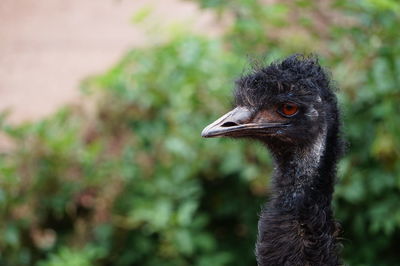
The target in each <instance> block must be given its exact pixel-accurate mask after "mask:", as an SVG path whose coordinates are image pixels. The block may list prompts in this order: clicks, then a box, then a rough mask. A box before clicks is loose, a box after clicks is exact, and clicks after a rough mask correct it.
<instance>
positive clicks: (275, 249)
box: [256, 127, 341, 266]
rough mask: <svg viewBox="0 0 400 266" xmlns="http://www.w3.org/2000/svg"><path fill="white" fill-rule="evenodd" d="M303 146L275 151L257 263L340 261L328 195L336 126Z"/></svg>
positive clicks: (337, 143)
mask: <svg viewBox="0 0 400 266" xmlns="http://www.w3.org/2000/svg"><path fill="white" fill-rule="evenodd" d="M313 139H314V141H313V142H312V143H309V144H308V145H306V146H304V147H298V148H295V149H293V147H282V145H284V144H282V143H281V144H280V146H279V149H278V147H275V148H277V149H276V151H277V150H280V151H285V152H281V153H278V152H274V150H275V149H274V147H271V146H270V147H269V148H270V149H271V151H272V153H273V155H274V159H275V173H274V177H273V193H272V196H271V200H270V202H269V203H268V205H267V207H266V208H265V209H263V211H262V213H261V215H260V221H259V225H258V226H259V235H258V240H257V246H256V253H257V261H258V265H260V266H264V265H329V266H331V265H332V266H337V265H339V264H340V260H339V256H338V246H339V245H338V242H337V240H336V237H337V232H338V228H337V224H336V223H335V221H334V219H333V213H332V210H331V199H332V193H333V186H334V182H335V176H336V162H337V159H338V156H339V152H338V151H339V150H340V147H341V142H340V138H339V136H338V128H337V127H336V128H334V130H333V131H327V130H325V129H324V130H322V131H321V133H320V135H319V136H317V137H316V138H313Z"/></svg>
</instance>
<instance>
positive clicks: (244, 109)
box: [201, 55, 337, 150]
mask: <svg viewBox="0 0 400 266" xmlns="http://www.w3.org/2000/svg"><path fill="white" fill-rule="evenodd" d="M234 97H235V108H234V109H233V110H232V111H230V112H228V113H227V114H225V115H223V116H222V117H220V118H219V119H217V120H216V121H215V122H213V123H212V124H210V125H208V126H207V127H206V128H204V130H203V132H202V134H201V135H202V136H203V137H206V138H211V137H234V138H242V137H244V138H253V139H258V140H261V141H263V142H264V143H266V144H267V145H268V146H270V148H272V150H275V149H279V148H282V149H283V148H284V147H287V146H288V145H290V146H291V147H293V146H307V145H310V144H312V143H314V140H316V139H317V138H318V136H320V135H321V134H324V135H325V133H326V130H327V128H329V125H330V124H331V123H332V121H336V120H337V119H336V118H337V107H336V97H335V95H334V93H333V92H332V89H331V85H330V80H329V77H328V75H327V74H326V73H325V71H324V70H323V69H322V67H321V66H320V65H319V63H318V59H317V58H316V57H304V56H300V55H292V56H290V57H288V58H286V59H285V60H283V61H280V62H275V63H272V64H271V65H269V66H267V67H261V68H257V69H253V71H252V73H250V74H247V75H245V76H243V77H241V78H240V79H239V80H237V81H236V88H235V91H234ZM282 145H283V146H282Z"/></svg>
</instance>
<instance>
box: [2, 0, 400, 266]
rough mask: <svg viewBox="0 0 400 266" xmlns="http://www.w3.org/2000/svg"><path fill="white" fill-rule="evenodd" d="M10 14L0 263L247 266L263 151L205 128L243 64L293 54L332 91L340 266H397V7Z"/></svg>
mask: <svg viewBox="0 0 400 266" xmlns="http://www.w3.org/2000/svg"><path fill="white" fill-rule="evenodd" d="M0 18H1V23H0V39H1V41H0V235H1V237H0V265H6V266H8V265H10V266H14V265H17V266H19V265H21V266H24V265H38V266H56V265H57V266H80V265H82V266H86V265H121V266H122V265H152V266H153V265H171V266H175V265H178V266H179V265H201V266H202V265H204V266H208V265H216V266H218V265H238V266H239V265H255V258H254V242H255V238H256V232H257V220H258V213H259V211H260V208H261V206H262V204H263V203H264V202H265V201H266V200H267V199H268V197H269V195H270V190H269V180H270V177H271V172H272V165H271V160H270V157H269V155H268V153H267V152H266V151H265V150H264V148H262V147H260V146H259V145H257V144H256V143H249V142H245V141H244V142H237V141H230V140H226V139H210V140H207V141H204V140H203V139H201V138H200V132H201V130H202V128H203V127H204V126H205V125H207V123H209V122H211V121H213V120H214V119H215V118H216V117H218V116H219V115H220V114H222V113H224V112H226V111H227V110H229V108H230V106H231V89H232V85H233V82H234V80H235V79H236V78H237V77H239V76H240V75H241V74H242V73H243V71H245V70H246V68H248V67H249V65H250V63H249V62H251V61H252V60H253V59H254V58H258V59H262V60H263V61H265V62H266V63H268V62H271V61H273V60H277V59H280V58H282V57H285V56H287V55H289V54H292V53H316V54H318V55H319V56H320V59H321V63H322V64H323V65H324V66H326V67H328V68H329V69H330V70H331V72H332V76H333V78H334V80H335V82H336V85H337V86H338V87H339V88H340V91H339V92H338V97H339V100H340V105H341V108H342V112H343V120H344V128H343V133H344V135H345V138H346V140H347V142H348V151H347V153H346V156H345V158H344V159H343V160H342V161H341V163H340V166H339V179H338V184H337V186H336V192H335V195H334V207H335V213H336V217H337V219H338V220H339V221H340V222H341V223H342V227H343V240H342V242H343V245H344V249H343V256H344V259H345V262H346V264H347V265H374V266H380V265H400V253H399V251H400V250H399V246H400V208H399V202H400V160H399V155H400V116H399V115H398V114H399V113H400V105H399V101H400V33H399V30H398V24H399V22H400V3H399V2H398V1H397V0H354V1H344V0H321V1H311V0H295V1H293V0H292V1H289V0H186V1H182V0H163V1H161V0H159V1H156V0H136V1H133V0H118V1H117V0H101V1H100V0H98V1H78V0H70V1H61V0H57V1H45V0H43V1H34V0H21V1H12V0H2V1H1V3H0ZM215 147H218V149H215Z"/></svg>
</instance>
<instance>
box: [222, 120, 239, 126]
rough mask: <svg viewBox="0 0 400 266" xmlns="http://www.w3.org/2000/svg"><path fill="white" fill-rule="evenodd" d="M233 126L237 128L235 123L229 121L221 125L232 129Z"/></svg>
mask: <svg viewBox="0 0 400 266" xmlns="http://www.w3.org/2000/svg"><path fill="white" fill-rule="evenodd" d="M233 126H238V124H236V123H235V122H232V121H229V122H225V123H223V124H222V125H221V127H233Z"/></svg>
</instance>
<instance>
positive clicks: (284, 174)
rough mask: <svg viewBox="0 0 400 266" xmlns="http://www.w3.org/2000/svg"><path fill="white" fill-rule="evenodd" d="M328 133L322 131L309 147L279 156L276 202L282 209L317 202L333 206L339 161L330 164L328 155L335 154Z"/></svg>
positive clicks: (275, 178)
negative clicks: (336, 169) (332, 198)
mask: <svg viewBox="0 0 400 266" xmlns="http://www.w3.org/2000/svg"><path fill="white" fill-rule="evenodd" d="M326 131H327V130H326V128H324V129H322V130H321V133H320V134H319V135H318V136H317V137H316V138H314V140H313V142H311V143H307V145H304V146H298V147H295V148H293V147H290V148H289V147H288V148H287V149H283V150H286V152H283V153H279V154H276V153H275V156H274V157H275V165H276V167H275V169H276V170H275V172H274V177H273V203H274V204H277V205H278V206H279V207H280V208H284V209H299V208H302V207H307V206H308V205H309V204H315V203H317V202H315V200H317V199H318V204H325V205H326V204H328V205H329V204H330V201H331V197H332V193H333V185H334V179H335V173H334V172H335V165H334V164H335V162H334V161H333V160H331V161H327V156H326V154H329V153H331V148H332V145H331V143H327V137H328V135H327V132H326ZM321 200H322V201H321ZM278 206H277V207H278Z"/></svg>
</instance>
